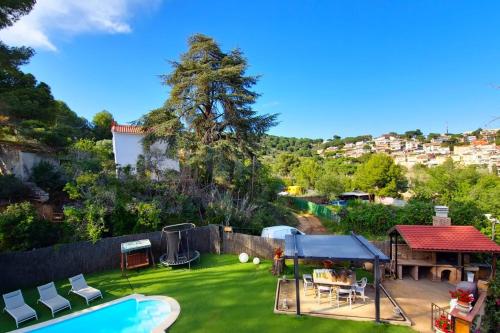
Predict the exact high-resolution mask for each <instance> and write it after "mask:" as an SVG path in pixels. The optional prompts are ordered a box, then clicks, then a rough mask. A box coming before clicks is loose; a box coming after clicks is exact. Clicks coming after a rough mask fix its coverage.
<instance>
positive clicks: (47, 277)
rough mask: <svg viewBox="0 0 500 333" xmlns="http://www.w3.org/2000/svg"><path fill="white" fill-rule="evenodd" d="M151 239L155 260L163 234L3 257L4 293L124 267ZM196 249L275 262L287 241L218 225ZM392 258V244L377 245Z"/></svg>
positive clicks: (0, 284)
mask: <svg viewBox="0 0 500 333" xmlns="http://www.w3.org/2000/svg"><path fill="white" fill-rule="evenodd" d="M146 238H147V239H149V240H150V241H151V244H152V247H153V253H154V255H155V258H158V256H159V255H160V254H161V252H162V249H161V246H160V240H161V232H160V231H156V232H151V233H145V234H136V235H127V236H120V237H111V238H103V239H101V240H99V241H98V242H97V243H91V242H78V243H70V244H60V245H56V246H51V247H46V248H41V249H36V250H33V251H25V252H6V253H1V254H0V292H8V291H12V290H15V289H19V288H26V287H33V286H36V285H40V284H43V283H47V282H49V281H56V280H61V279H67V278H68V277H70V276H73V275H76V274H79V273H94V272H101V271H106V270H110V269H117V268H119V267H120V244H121V243H123V242H129V241H133V240H138V239H146ZM191 241H192V247H193V248H194V249H196V250H199V251H200V252H202V253H216V254H220V253H228V254H235V255H238V254H240V253H242V252H245V253H247V254H248V255H249V256H250V257H259V258H265V259H272V258H273V252H274V249H275V248H277V247H281V248H282V249H284V248H285V242H284V241H283V240H277V239H269V238H263V237H260V236H252V235H247V234H240V233H223V232H222V230H221V228H220V227H219V226H216V225H209V226H204V227H198V228H196V229H194V233H193V234H192V238H191ZM372 243H373V244H374V245H375V246H377V247H378V248H379V249H381V250H382V251H383V252H384V253H386V254H389V242H388V241H374V242H372Z"/></svg>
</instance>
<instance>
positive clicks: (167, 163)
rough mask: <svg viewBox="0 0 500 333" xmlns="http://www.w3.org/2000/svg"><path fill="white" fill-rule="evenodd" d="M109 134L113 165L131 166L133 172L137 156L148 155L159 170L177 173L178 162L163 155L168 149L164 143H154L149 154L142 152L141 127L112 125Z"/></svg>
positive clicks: (142, 134) (142, 135)
mask: <svg viewBox="0 0 500 333" xmlns="http://www.w3.org/2000/svg"><path fill="white" fill-rule="evenodd" d="M111 132H112V133H113V153H114V154H115V163H116V164H117V165H118V166H120V167H125V166H131V167H132V169H133V170H135V169H136V167H137V161H138V159H139V156H140V155H142V156H146V155H148V156H150V157H153V158H155V162H156V164H157V167H158V169H159V170H162V171H166V170H175V171H179V161H178V160H176V159H171V158H167V157H166V156H165V154H164V153H165V152H166V150H167V148H168V144H166V143H165V142H156V143H154V144H153V145H151V147H150V151H149V152H147V153H146V152H145V151H144V147H143V145H142V139H143V138H144V136H145V134H144V129H143V128H142V127H141V126H132V125H118V124H116V123H114V124H113V126H112V127H111Z"/></svg>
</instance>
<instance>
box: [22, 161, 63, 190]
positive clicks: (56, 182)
mask: <svg viewBox="0 0 500 333" xmlns="http://www.w3.org/2000/svg"><path fill="white" fill-rule="evenodd" d="M30 180H31V181H33V182H34V183H35V184H37V185H38V186H39V187H41V188H42V189H44V190H45V191H47V192H54V191H61V190H62V188H63V187H64V184H65V183H66V182H65V180H64V177H63V174H62V173H61V171H60V170H59V169H58V168H57V167H56V166H54V165H53V164H51V163H49V162H46V161H41V162H40V163H38V164H37V165H35V166H34V167H33V169H31V177H30Z"/></svg>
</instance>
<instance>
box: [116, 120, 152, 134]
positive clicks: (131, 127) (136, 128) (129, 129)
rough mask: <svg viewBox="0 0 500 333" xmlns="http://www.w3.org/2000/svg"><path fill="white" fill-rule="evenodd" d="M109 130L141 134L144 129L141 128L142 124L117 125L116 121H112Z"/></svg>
mask: <svg viewBox="0 0 500 333" xmlns="http://www.w3.org/2000/svg"><path fill="white" fill-rule="evenodd" d="M111 132H115V133H128V134H143V133H144V129H143V128H142V126H134V125H118V124H117V123H113V125H112V126H111Z"/></svg>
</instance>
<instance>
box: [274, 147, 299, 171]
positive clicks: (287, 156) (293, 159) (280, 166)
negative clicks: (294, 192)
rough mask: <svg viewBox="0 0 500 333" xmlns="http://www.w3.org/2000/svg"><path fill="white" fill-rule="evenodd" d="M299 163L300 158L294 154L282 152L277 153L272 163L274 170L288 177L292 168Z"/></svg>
mask: <svg viewBox="0 0 500 333" xmlns="http://www.w3.org/2000/svg"><path fill="white" fill-rule="evenodd" d="M299 164H300V159H299V158H298V157H297V155H295V154H291V153H282V154H280V155H278V157H277V158H276V161H275V162H274V164H273V169H274V171H275V172H276V173H277V174H278V175H280V176H281V177H289V176H290V174H291V172H292V170H293V169H294V168H296V167H297V166H298V165H299Z"/></svg>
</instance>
